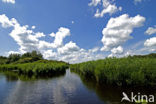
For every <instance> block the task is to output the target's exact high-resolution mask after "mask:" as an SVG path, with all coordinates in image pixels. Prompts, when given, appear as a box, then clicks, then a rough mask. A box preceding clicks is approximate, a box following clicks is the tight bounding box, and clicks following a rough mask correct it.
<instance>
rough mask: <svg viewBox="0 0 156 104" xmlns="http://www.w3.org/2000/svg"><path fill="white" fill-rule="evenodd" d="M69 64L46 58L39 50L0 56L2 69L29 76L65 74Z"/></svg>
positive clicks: (0, 68) (0, 69) (0, 67)
mask: <svg viewBox="0 0 156 104" xmlns="http://www.w3.org/2000/svg"><path fill="white" fill-rule="evenodd" d="M68 67H69V65H68V64H67V63H65V62H62V61H55V60H45V59H43V57H42V54H40V53H39V52H37V51H32V52H31V53H30V52H27V53H25V54H22V55H20V54H10V55H9V57H2V56H1V57H0V71H1V72H12V73H16V74H18V75H25V76H28V77H32V76H35V77H43V76H44V77H48V76H55V75H58V74H64V73H65V71H66V69H67V68H68Z"/></svg>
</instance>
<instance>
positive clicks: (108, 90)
mask: <svg viewBox="0 0 156 104" xmlns="http://www.w3.org/2000/svg"><path fill="white" fill-rule="evenodd" d="M78 75H79V74H78ZM79 76H80V78H81V80H82V82H83V84H84V85H85V86H86V87H87V89H89V90H90V91H94V92H96V94H97V96H98V97H99V98H100V100H102V101H103V102H105V103H106V104H121V103H123V104H134V103H129V102H125V101H124V102H121V99H122V97H123V95H122V93H123V92H125V93H126V94H127V95H129V96H131V92H133V93H134V95H138V93H140V95H147V96H149V95H154V96H156V88H155V87H152V88H151V87H133V86H129V87H117V86H111V85H105V84H98V83H96V82H95V81H93V80H90V79H87V78H85V77H83V76H81V75H79Z"/></svg>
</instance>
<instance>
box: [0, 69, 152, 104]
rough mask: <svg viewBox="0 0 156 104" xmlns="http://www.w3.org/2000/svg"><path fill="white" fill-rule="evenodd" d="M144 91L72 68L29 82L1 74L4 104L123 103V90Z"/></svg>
mask: <svg viewBox="0 0 156 104" xmlns="http://www.w3.org/2000/svg"><path fill="white" fill-rule="evenodd" d="M134 89H135V90H134ZM144 90H145V89H141V88H139V90H136V88H125V89H124V88H120V87H119V88H116V87H113V86H100V85H98V84H96V83H93V82H92V81H89V80H86V79H83V78H82V77H80V76H78V75H77V74H75V73H71V72H70V70H67V71H66V74H65V75H62V76H58V77H55V78H49V79H37V80H29V81H26V80H25V81H22V80H19V79H18V78H16V77H13V76H8V75H4V74H0V104H121V102H120V101H121V98H122V92H123V91H124V92H126V93H129V92H130V91H134V92H137V91H140V92H143V93H144V92H145V91H144ZM146 90H147V89H146ZM147 91H148V93H151V92H152V91H153V90H150V89H148V90H147ZM146 93H147V92H146Z"/></svg>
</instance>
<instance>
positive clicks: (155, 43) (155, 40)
mask: <svg viewBox="0 0 156 104" xmlns="http://www.w3.org/2000/svg"><path fill="white" fill-rule="evenodd" d="M144 45H145V46H147V47H153V46H156V37H152V38H150V39H147V40H146V41H145V43H144Z"/></svg>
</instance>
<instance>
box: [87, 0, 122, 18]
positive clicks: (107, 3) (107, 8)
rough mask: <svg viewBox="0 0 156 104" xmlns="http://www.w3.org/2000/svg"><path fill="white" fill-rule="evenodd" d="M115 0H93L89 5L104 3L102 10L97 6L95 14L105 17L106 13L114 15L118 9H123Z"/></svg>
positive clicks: (95, 5) (97, 16)
mask: <svg viewBox="0 0 156 104" xmlns="http://www.w3.org/2000/svg"><path fill="white" fill-rule="evenodd" d="M114 1H115V0H92V2H91V3H89V6H94V7H97V6H98V5H101V4H102V10H100V8H97V10H96V13H95V14H94V16H95V17H96V18H99V17H103V16H104V15H105V14H109V15H112V14H114V13H116V12H117V11H121V10H122V7H117V6H116V5H115V3H113V2H114Z"/></svg>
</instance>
